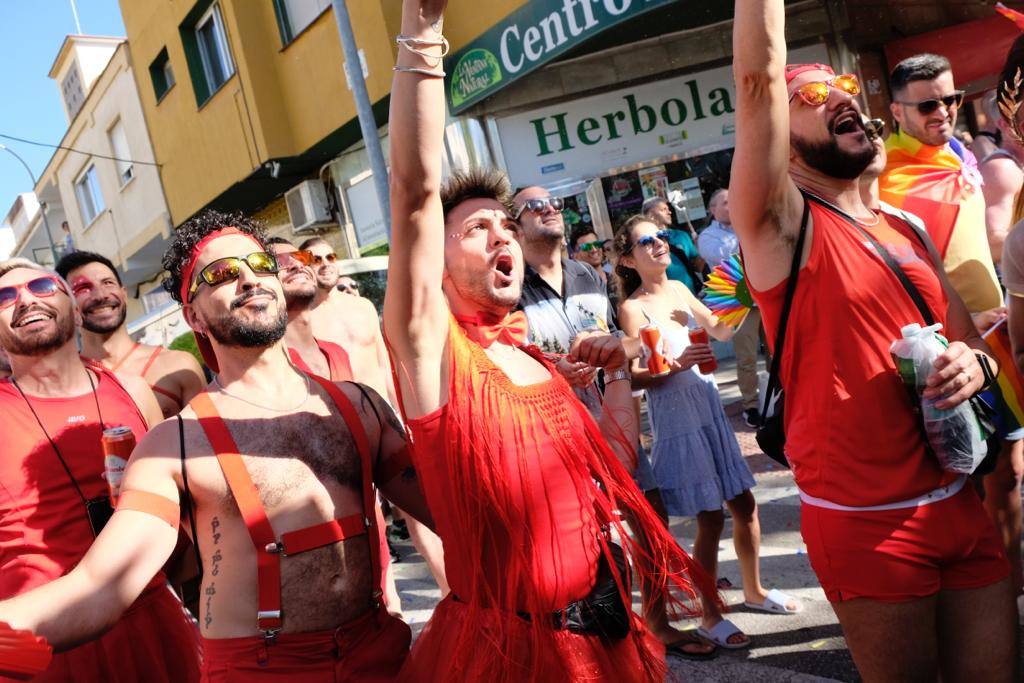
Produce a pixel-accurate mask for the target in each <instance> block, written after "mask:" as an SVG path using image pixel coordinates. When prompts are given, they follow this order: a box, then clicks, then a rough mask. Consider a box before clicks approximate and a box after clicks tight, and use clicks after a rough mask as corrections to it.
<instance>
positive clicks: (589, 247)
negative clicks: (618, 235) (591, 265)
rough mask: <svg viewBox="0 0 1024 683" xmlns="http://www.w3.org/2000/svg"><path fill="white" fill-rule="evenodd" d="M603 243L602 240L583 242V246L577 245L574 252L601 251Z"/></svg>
mask: <svg viewBox="0 0 1024 683" xmlns="http://www.w3.org/2000/svg"><path fill="white" fill-rule="evenodd" d="M604 242H605V241H604V240H594V241H593V242H584V243H583V244H580V245H577V247H576V251H594V250H595V249H601V248H602V247H604Z"/></svg>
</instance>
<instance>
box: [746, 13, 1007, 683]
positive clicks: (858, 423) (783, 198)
mask: <svg viewBox="0 0 1024 683" xmlns="http://www.w3.org/2000/svg"><path fill="white" fill-rule="evenodd" d="M784 23H785V5H784V2H783V0H737V2H736V12H735V23H734V27H733V55H734V57H733V73H734V77H735V82H736V95H737V106H736V150H735V153H734V157H733V166H732V177H731V184H730V188H729V195H730V198H731V202H730V207H729V208H730V213H731V215H732V219H733V226H734V227H735V229H736V233H737V235H738V236H739V238H740V246H741V249H742V251H743V254H744V261H745V264H746V272H747V278H748V279H747V281H748V283H749V284H750V286H751V290H752V292H753V293H754V297H755V299H756V300H757V303H758V305H759V306H760V307H761V311H762V315H763V317H764V323H765V330H766V333H767V336H768V339H769V340H770V341H771V342H772V343H773V344H774V345H776V346H777V345H778V340H777V334H778V332H779V328H780V325H781V324H783V319H784V316H785V324H786V333H785V338H784V342H783V344H782V348H776V349H774V350H775V352H776V354H777V356H778V357H779V359H780V365H781V367H780V372H779V377H780V378H781V384H782V386H783V387H784V388H785V391H786V394H785V401H786V406H785V413H784V419H785V452H786V456H787V457H788V459H789V462H790V464H791V466H792V468H793V474H794V477H795V479H796V484H797V486H798V488H799V490H800V497H801V501H802V506H801V515H802V522H801V531H802V534H803V538H804V541H805V542H806V544H807V552H808V556H809V558H810V560H811V565H812V567H813V568H814V571H815V573H816V574H817V576H818V579H819V580H820V582H821V584H822V587H823V588H824V589H825V594H826V596H827V597H828V599H829V601H830V602H831V603H832V607H833V609H834V610H835V612H836V615H837V616H838V617H839V621H840V623H841V625H842V627H843V632H844V634H845V636H846V642H847V645H848V646H849V648H850V652H851V654H852V655H853V659H854V662H855V663H856V665H857V667H858V669H859V670H860V673H861V675H862V677H863V678H864V679H865V680H868V681H890V680H891V681H902V680H921V681H924V680H936V679H937V678H938V676H939V674H940V672H941V676H942V678H943V680H954V681H968V680H984V681H1006V682H1007V683H1008V682H1009V681H1014V680H1017V678H1016V675H1015V669H1016V666H1017V661H1016V639H1015V637H1014V634H1015V629H1014V620H1015V618H1016V614H1015V612H1016V610H1015V609H1014V604H1013V600H1012V597H1011V595H1010V591H1009V580H1008V573H1009V567H1008V564H1007V561H1006V557H1005V554H1004V552H1003V549H1002V547H1001V543H1000V542H999V538H998V536H997V535H996V533H995V529H994V528H993V526H992V523H991V521H990V520H989V519H988V517H987V515H986V514H985V510H984V508H983V507H982V505H981V501H980V500H979V499H978V497H977V495H976V494H975V492H974V489H973V487H972V486H970V485H969V484H967V482H966V477H964V476H962V475H957V474H953V473H950V472H947V471H945V470H943V469H942V468H941V467H940V466H939V462H938V460H937V459H936V458H935V456H934V455H932V454H931V452H930V450H929V449H927V448H926V444H925V441H924V437H923V430H922V428H921V425H920V423H919V421H918V417H917V414H916V413H915V407H914V403H913V402H912V399H911V397H910V395H909V393H908V392H907V390H906V388H905V387H904V385H903V382H902V380H901V379H900V376H899V373H898V372H897V370H896V367H895V363H894V361H893V358H892V356H891V355H890V353H889V347H890V345H891V344H892V342H893V341H894V340H896V339H898V338H899V337H900V336H901V328H903V327H904V326H905V325H908V324H910V323H914V322H921V319H922V317H924V312H925V307H927V309H928V311H930V312H929V317H932V318H934V319H935V320H937V321H939V322H941V323H942V324H943V325H944V329H943V333H944V334H945V335H946V336H947V337H948V338H949V339H950V340H951V341H950V344H949V347H948V349H947V350H946V352H945V353H943V354H942V355H941V356H940V357H939V359H938V360H937V361H936V363H935V371H934V372H933V373H932V374H931V375H930V376H929V378H928V381H927V388H926V390H925V396H926V397H928V398H931V399H934V400H935V401H936V404H937V406H938V407H939V408H940V409H945V408H951V407H953V406H956V405H959V404H961V403H962V402H964V401H966V400H967V399H968V398H969V397H970V396H972V395H973V394H974V393H976V392H977V391H979V390H980V389H981V388H982V387H983V386H985V385H986V383H988V382H989V381H990V378H991V376H992V373H993V372H994V371H995V363H994V362H993V361H992V359H991V357H990V356H989V355H988V349H987V346H986V345H985V343H984V342H983V341H982V340H981V339H980V338H979V336H978V333H977V330H976V329H975V328H974V325H973V324H972V321H971V318H970V315H969V313H968V312H967V310H966V308H965V307H964V305H963V304H962V302H961V301H960V299H959V297H957V296H956V292H955V290H953V288H952V286H951V285H950V284H949V281H948V279H947V278H946V275H945V273H944V272H942V271H941V269H938V268H936V267H935V266H934V265H933V263H932V260H931V253H930V252H929V248H928V247H926V246H925V245H926V244H929V241H928V239H927V236H926V235H924V234H923V233H921V232H917V231H916V230H915V229H914V228H913V227H912V226H911V225H910V224H908V223H907V222H905V221H903V220H899V219H897V218H894V217H892V216H891V215H889V214H886V213H876V212H874V211H871V210H870V209H868V208H867V207H866V206H865V205H864V203H863V200H862V198H861V194H860V188H859V178H860V176H861V174H862V173H863V172H864V171H865V169H866V168H867V167H868V166H869V164H870V163H871V162H872V160H873V159H874V158H875V149H874V147H873V145H872V141H871V140H870V139H869V137H868V135H867V134H866V130H865V125H864V123H863V122H862V118H861V107H860V103H859V102H858V101H857V99H856V97H857V95H859V93H860V88H859V85H858V83H857V80H856V78H855V77H854V76H846V75H836V74H835V73H834V72H833V71H832V69H831V68H829V67H828V66H825V65H822V64H809V65H790V66H786V65H785V64H786V48H785V45H786V40H785V27H784ZM791 269H793V272H794V273H795V274H796V280H795V281H791V280H790V271H791ZM897 270H898V271H901V274H902V276H903V277H904V278H906V279H907V280H908V281H909V282H910V283H911V284H912V287H913V289H916V290H917V294H918V299H919V300H920V304H921V306H920V307H919V306H918V305H916V304H915V303H914V301H913V299H912V296H911V295H910V293H909V292H910V288H909V287H906V288H905V286H904V285H903V284H901V280H900V276H899V275H897ZM791 285H794V288H793V289H792V290H789V287H790V286H791ZM790 296H791V297H792V298H791V306H787V305H786V301H787V299H789V298H790ZM983 365H986V366H989V372H988V373H986V372H985V370H984V369H983ZM979 653H984V654H983V655H980V654H979Z"/></svg>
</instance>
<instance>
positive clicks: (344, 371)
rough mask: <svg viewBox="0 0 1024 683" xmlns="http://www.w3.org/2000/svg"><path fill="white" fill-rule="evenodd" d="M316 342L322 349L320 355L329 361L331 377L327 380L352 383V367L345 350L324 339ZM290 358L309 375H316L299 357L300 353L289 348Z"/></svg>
mask: <svg viewBox="0 0 1024 683" xmlns="http://www.w3.org/2000/svg"><path fill="white" fill-rule="evenodd" d="M314 341H316V345H317V346H318V347H319V348H320V353H321V354H323V357H324V358H325V359H326V360H327V366H328V367H329V368H330V372H331V376H330V377H328V378H327V379H329V380H331V381H332V382H351V381H352V365H351V364H350V363H349V362H348V353H347V352H346V351H345V349H343V348H341V347H340V346H338V345H337V344H335V343H333V342H329V341H323V340H322V339H316V340H314ZM288 356H289V357H290V358H291V359H292V363H294V364H295V367H297V368H298V369H300V370H302V371H303V372H305V373H306V374H308V375H312V374H315V373H314V372H313V371H312V370H310V369H309V366H308V365H307V364H306V361H304V360H302V356H301V355H299V352H298V351H296V350H295V349H293V348H290V347H289V349H288Z"/></svg>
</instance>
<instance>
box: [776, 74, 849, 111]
mask: <svg viewBox="0 0 1024 683" xmlns="http://www.w3.org/2000/svg"><path fill="white" fill-rule="evenodd" d="M832 88H835V89H837V90H842V91H843V92H844V93H846V94H847V95H850V96H851V97H856V96H857V95H859V94H860V81H859V80H857V77H856V76H855V75H853V74H841V75H839V76H833V77H832V78H830V79H828V80H827V81H811V82H810V83H804V84H803V85H801V86H800V87H799V88H797V89H796V90H794V91H793V94H792V95H790V96H789V101H790V102H792V101H793V98H794V97H796V96H797V95H799V96H800V99H802V100H803V101H804V102H805V103H806V104H807V105H808V106H811V107H820V106H821V105H823V104H825V103H826V102H828V98H829V95H831V93H832Z"/></svg>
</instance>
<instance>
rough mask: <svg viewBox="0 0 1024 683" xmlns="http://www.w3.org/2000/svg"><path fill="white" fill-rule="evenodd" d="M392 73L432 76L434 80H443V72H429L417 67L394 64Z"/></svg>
mask: <svg viewBox="0 0 1024 683" xmlns="http://www.w3.org/2000/svg"><path fill="white" fill-rule="evenodd" d="M392 70H393V71H397V72H399V73H403V74H420V75H421V76H432V77H434V78H444V77H445V75H446V74H445V72H444V71H431V70H430V69H421V68H419V67H417V66H399V65H398V64H395V66H394V67H393V68H392Z"/></svg>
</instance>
